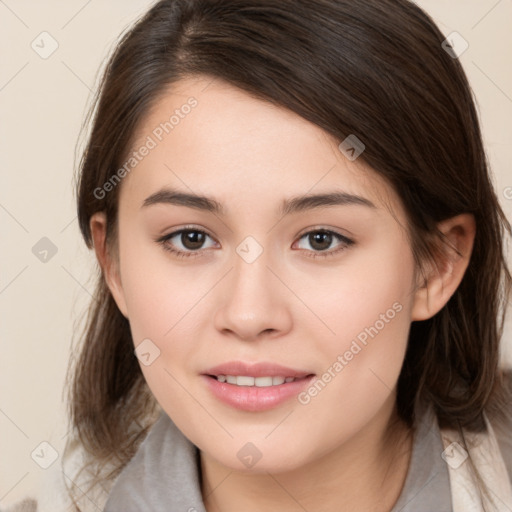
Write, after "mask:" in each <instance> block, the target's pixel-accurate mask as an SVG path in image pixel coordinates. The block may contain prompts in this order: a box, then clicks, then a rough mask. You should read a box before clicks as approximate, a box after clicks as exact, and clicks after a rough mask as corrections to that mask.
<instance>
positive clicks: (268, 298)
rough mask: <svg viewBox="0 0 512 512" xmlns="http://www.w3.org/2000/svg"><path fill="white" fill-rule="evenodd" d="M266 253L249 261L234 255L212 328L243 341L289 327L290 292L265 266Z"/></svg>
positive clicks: (273, 336)
mask: <svg viewBox="0 0 512 512" xmlns="http://www.w3.org/2000/svg"><path fill="white" fill-rule="evenodd" d="M267 265H268V261H267V258H266V253H265V252H263V254H262V255H260V257H259V258H258V259H257V260H256V261H253V262H252V263H247V262H246V261H244V260H243V259H242V258H240V257H239V256H238V255H235V256H234V268H233V269H232V271H231V272H229V274H228V275H227V276H226V279H224V280H223V283H222V288H221V289H220V290H219V292H220V293H219V298H218V302H217V304H218V306H217V309H216V311H215V317H214V323H215V327H216V329H217V330H218V331H219V332H221V333H222V334H224V335H230V336H232V337H236V338H239V339H241V340H245V341H252V340H257V339H262V338H264V337H269V338H275V337H279V336H282V335H283V334H285V333H287V332H289V331H290V330H291V328H292V315H291V311H290V307H289V304H288V301H289V300H290V292H289V290H287V289H286V287H285V286H284V285H283V283H282V282H281V281H280V280H279V279H278V278H277V277H276V272H275V270H274V269H272V270H270V268H269V267H268V266H267Z"/></svg>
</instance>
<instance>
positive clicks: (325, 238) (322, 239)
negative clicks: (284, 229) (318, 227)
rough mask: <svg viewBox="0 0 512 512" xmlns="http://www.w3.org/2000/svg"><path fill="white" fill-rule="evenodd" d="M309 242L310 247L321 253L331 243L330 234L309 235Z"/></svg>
mask: <svg viewBox="0 0 512 512" xmlns="http://www.w3.org/2000/svg"><path fill="white" fill-rule="evenodd" d="M309 242H310V243H311V247H313V248H314V249H318V250H320V251H323V250H325V249H328V248H329V246H330V245H331V242H332V235H331V233H325V232H317V233H313V234H311V235H309Z"/></svg>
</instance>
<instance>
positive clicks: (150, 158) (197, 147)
mask: <svg viewBox="0 0 512 512" xmlns="http://www.w3.org/2000/svg"><path fill="white" fill-rule="evenodd" d="M338 144H339V141H337V140H335V139H334V137H332V136H331V135H330V134H328V133H327V132H325V131H324V130H322V129H321V128H320V127H318V126H317V125H315V124H313V123H310V122H309V121H307V120H305V119H304V118H302V117H300V116H298V115H297V114H295V113H294V112H291V111H290V110H288V109H285V108H283V107H280V106H277V105H274V104H272V103H270V102H267V101H262V100H261V99H257V98H254V97H252V96H251V95H249V94H248V93H246V92H245V91H243V90H241V89H239V88H237V87H235V86H233V85H231V84H228V83H226V82H224V81H222V80H219V79H215V78H210V77H189V78H187V79H182V80H180V81H178V82H175V83H174V84H172V85H171V86H170V87H169V88H168V89H167V90H166V92H165V93H164V94H162V95H161V96H160V97H159V98H158V99H157V100H156V101H155V102H154V103H153V105H152V108H151V109H150V111H148V113H147V114H146V115H145V116H144V118H143V120H142V121H141V123H140V125H139V127H138V129H137V130H136V132H135V134H134V138H133V141H132V143H131V145H130V150H129V152H128V154H127V155H126V158H125V160H126V161H128V160H129V159H130V155H133V154H134V152H135V153H139V156H138V159H137V162H134V161H133V162H132V163H134V164H135V165H134V166H133V169H131V170H130V172H129V173H127V179H125V180H124V182H126V183H123V189H126V190H125V191H124V192H123V194H122V195H126V194H127V193H129V194H130V195H131V194H133V193H137V195H139V196H141V195H145V196H147V195H149V194H151V193H155V192H156V191H157V190H158V189H160V188H162V186H166V185H167V186H172V187H173V188H181V189H183V190H187V189H189V190H188V191H194V192H196V193H199V192H203V193H208V195H213V196H215V197H216V198H218V199H219V200H220V201H221V202H224V201H226V202H229V200H230V198H233V197H236V198H237V199H238V200H240V199H241V198H245V199H246V200H247V201H249V200H250V199H251V198H252V199H253V200H255V201H257V199H258V197H259V198H261V199H264V200H266V201H271V200H272V197H275V198H276V200H277V198H279V200H281V199H282V198H283V197H285V196H287V195H290V196H296V195H298V194H305V193H307V192H320V191H322V192H325V191H327V190H330V189H332V188H336V189H337V190H339V189H343V190H344V191H345V192H347V193H350V194H358V195H364V196H366V197H367V198H368V199H370V200H371V201H373V202H374V203H376V204H377V203H380V204H381V205H383V204H386V205H387V206H388V207H389V206H390V205H394V207H393V210H396V209H397V208H398V209H399V204H398V203H399V200H398V197H397V196H396V194H395V193H394V191H393V190H392V188H391V187H390V186H389V185H388V184H387V182H386V181H385V180H384V179H383V178H382V177H380V176H379V175H378V174H377V173H376V172H375V171H373V170H372V169H371V168H369V167H368V166H367V165H366V164H365V163H364V162H363V161H362V160H361V159H358V160H355V161H349V160H348V159H347V158H346V157H345V155H344V154H343V153H342V152H341V151H340V150H339V148H338ZM144 147H147V148H149V149H148V150H143V148H144ZM142 150H143V151H142ZM142 152H143V153H144V156H143V157H140V153H142ZM131 158H132V159H133V158H134V157H133V156H132V157H131ZM254 198H256V199H254ZM269 206H270V205H269Z"/></svg>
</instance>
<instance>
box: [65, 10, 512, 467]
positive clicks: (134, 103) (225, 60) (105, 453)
mask: <svg viewBox="0 0 512 512" xmlns="http://www.w3.org/2000/svg"><path fill="white" fill-rule="evenodd" d="M444 39H445V37H444V36H443V34H442V33H441V32H440V31H439V29H438V28H437V27H436V25H435V23H434V22H433V21H432V19H431V18H430V17H429V16H428V15H427V14H426V13H424V12H423V11H422V10H421V9H420V8H419V7H418V6H417V5H415V4H414V3H412V2H409V1H406V0H360V1H357V2H355V1H354V0H162V1H160V2H158V3H157V4H155V5H154V6H153V7H152V8H151V9H150V10H149V12H148V13H147V14H146V15H145V16H144V17H143V18H142V19H141V20H140V21H138V22H137V23H136V25H135V26H134V27H133V28H131V29H130V30H129V31H128V32H127V33H126V34H125V35H124V36H123V38H122V39H121V41H120V42H119V43H118V45H117V47H116V49H115V52H114V54H113V56H112V57H111V58H110V60H109V63H108V66H107V68H106V71H105V73H104V76H103V79H102V82H101V85H100V88H99V91H98V94H97V97H96V101H95V104H94V105H93V109H92V110H91V117H90V120H92V127H91V131H90V136H89V139H88V144H87V147H86V149H85V152H84V154H83V158H82V160H81V163H80V175H79V185H78V219H79V223H80V228H81V231H82V233H83V236H84V238H85V241H86V243H87V245H88V246H89V247H91V246H92V241H91V232H90V229H89V220H90V218H91V215H92V214H94V213H95V212H99V211H104V212H106V215H107V220H108V226H107V241H108V242H109V244H110V245H114V242H115V226H116V216H117V206H118V204H117V203H118V193H119V188H120V187H119V186H118V187H115V188H114V189H113V190H112V191H111V192H109V193H108V194H105V195H104V197H101V198H99V197H97V195H98V194H96V195H95V194H94V191H95V190H96V189H97V188H98V187H102V186H103V184H104V183H105V182H107V181H108V180H109V179H111V177H112V176H113V175H114V174H115V172H116V171H117V170H118V169H119V168H120V167H121V166H122V165H123V158H124V156H125V155H126V152H127V150H128V148H129V144H130V142H131V140H132V136H133V134H134V132H135V130H136V128H137V127H138V126H139V125H140V122H141V119H142V118H143V117H144V115H146V114H147V113H148V111H149V109H150V108H151V106H152V105H153V104H154V103H155V102H156V101H157V100H158V99H159V97H161V95H162V94H164V93H165V92H166V90H168V87H169V85H171V84H172V83H173V82H175V81H177V80H179V79H180V78H185V77H188V76H192V75H206V76H211V77H212V78H219V79H222V80H225V81H227V82H229V83H231V84H233V85H235V86H237V87H239V88H241V89H243V90H244V91H246V92H248V93H250V94H252V95H253V96H255V97H256V98H260V99H262V100H265V101H268V102H271V103H274V104H276V105H279V106H282V107H286V108H288V109H290V110H291V111H293V112H295V113H296V114H298V115H300V116H302V117H303V118H305V119H307V120H309V121H310V122H312V123H314V124H316V125H318V126H319V127H321V128H322V129H324V130H325V131H326V132H328V133H329V134H331V135H333V136H334V137H336V139H338V140H340V141H341V140H343V139H344V138H346V137H347V136H348V135H349V134H356V135H357V137H358V138H360V139H361V140H362V141H363V142H364V144H365V146H366V150H365V152H364V153H363V155H362V156H361V157H360V158H362V159H363V160H364V161H365V162H366V163H367V164H368V165H369V166H371V167H372V168H373V169H374V170H375V172H377V173H379V174H380V175H381V176H383V177H385V178H386V179H387V181H388V182H389V183H390V184H391V185H392V186H393V187H394V188H395V190H396V191H397V193H398V194H399V196H400V198H401V201H402V203H403V206H404V208H405V210H406V212H407V215H408V219H409V226H408V228H409V232H410V235H411V247H412V250H413V253H414V256H415V258H416V262H417V264H418V267H421V265H422V264H423V263H425V261H427V260H429V259H433V258H434V254H435V248H436V245H437V244H436V240H439V233H438V232H437V229H436V225H437V223H439V222H440V221H442V220H445V219H448V218H450V217H453V216H456V215H458V214H460V213H471V214H473V215H474V216H475V220H476V227H477V231H476V239H475V244H474V249H473V254H472V257H471V260H470V263H469V267H468V269H467V272H466V274H465V276H464V278H463V280H462V283H461V284H460V286H459V288H458V289H457V291H456V292H455V293H454V295H453V296H452V298H451V299H450V300H449V302H448V303H447V304H446V306H445V307H444V308H443V309H442V310H441V311H440V312H439V313H438V314H437V315H435V316H434V317H433V318H432V319H430V320H426V321H423V322H413V324H412V326H411V330H410V337H409V343H408V350H407V354H406V357H405V362H404V365H403V369H402V372H401V375H400V378H399V382H398V395H397V407H398V412H399V415H400V417H401V418H402V419H403V420H404V421H405V422H406V423H407V424H409V425H412V424H413V422H414V405H415V403H416V401H417V400H419V399H423V400H425V401H426V402H428V403H431V404H433V406H434V409H435V412H436V414H437V416H438V418H439V422H440V424H441V426H451V427H454V428H459V429H460V428H467V429H470V430H474V431H476V430H479V429H482V428H483V422H482V413H483V411H484V409H488V410H490V404H491V398H492V397H495V398H497V397H498V396H499V395H500V393H502V391H503V390H504V389H505V387H504V384H503V382H502V380H501V377H500V373H499V368H498V363H499V340H500V337H501V332H502V327H503V315H504V313H505V307H504V306H505V303H506V300H507V297H508V294H509V289H510V282H511V277H510V273H509V271H508V269H507V265H506V261H505V259H504V246H503V245H504V234H505V232H510V225H509V223H508V222H507V220H506V218H505V216H504V214H503V212H502V210H501V208H500V205H499V203H498V200H497V197H496V194H495V192H494V190H493V187H492V183H491V181H490V177H489V172H488V164H487V161H486V156H485V152H484V148H483V143H482V137H481V133H480V128H479V122H478V116H477V112H476V109H475V104H474V101H473V97H472V93H471V90H470V87H469V85H468V81H467V78H466V76H465V74H464V71H463V69H462V66H461V64H460V63H459V61H458V60H457V59H454V58H452V57H451V56H450V55H449V54H448V53H446V52H445V50H444V49H443V48H442V46H441V43H442V42H443V40H444ZM97 286H98V288H97V294H96V299H97V300H96V301H94V302H93V303H92V306H91V310H90V314H89V317H88V323H87V330H86V333H85V336H84V337H83V340H82V345H81V352H80V355H79V357H78V358H77V361H76V363H75V364H74V365H73V370H72V373H71V375H72V379H73V381H72V387H71V395H70V412H71V418H72V423H73V426H74V429H75V432H76V435H77V438H78V439H79V441H80V443H81V444H82V446H83V447H84V448H85V449H86V451H87V452H88V453H89V454H91V456H92V457H93V459H94V460H96V461H99V462H105V463H106V462H109V463H111V464H112V467H113V468H114V471H113V473H111V474H110V476H114V475H115V474H117V472H119V470H120V469H121V468H122V467H123V466H124V465H125V464H126V463H127V461H128V460H129V459H130V458H131V457H132V456H133V454H134V452H135V450H136V449H137V446H138V442H139V441H140V439H142V438H143V436H144V435H145V433H146V431H147V428H148V427H149V426H150V425H151V421H152V418H153V416H154V415H153V413H154V411H155V401H154V399H153V398H152V396H151V393H150V392H149V391H148V388H147V386H146V384H145V381H144V379H143V376H142V373H141V371H140V368H139V364H138V361H137V359H136V357H135V355H134V351H133V344H132V339H131V335H130V329H129V324H128V321H127V320H126V319H125V318H124V317H123V315H122V314H121V313H120V311H119V310H118V308H117V306H116V304H115V302H114V300H113V298H112V296H111V294H110V292H109V290H108V288H107V287H106V284H105V281H104V278H103V277H102V276H101V275H100V276H99V279H98V285H97ZM504 399H505V398H504Z"/></svg>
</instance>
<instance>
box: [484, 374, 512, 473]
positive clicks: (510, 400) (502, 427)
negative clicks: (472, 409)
mask: <svg viewBox="0 0 512 512" xmlns="http://www.w3.org/2000/svg"><path fill="white" fill-rule="evenodd" d="M502 377H503V391H502V394H501V395H500V396H499V397H497V399H496V402H495V403H494V404H493V407H492V408H491V414H490V415H489V421H490V424H491V426H492V429H493V431H494V434H495V435H496V440H497V442H498V446H499V449H500V452H501V455H502V457H503V461H504V462H505V466H506V468H507V471H508V475H509V477H510V481H511V482H512V369H508V370H505V371H504V372H503V374H502Z"/></svg>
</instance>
